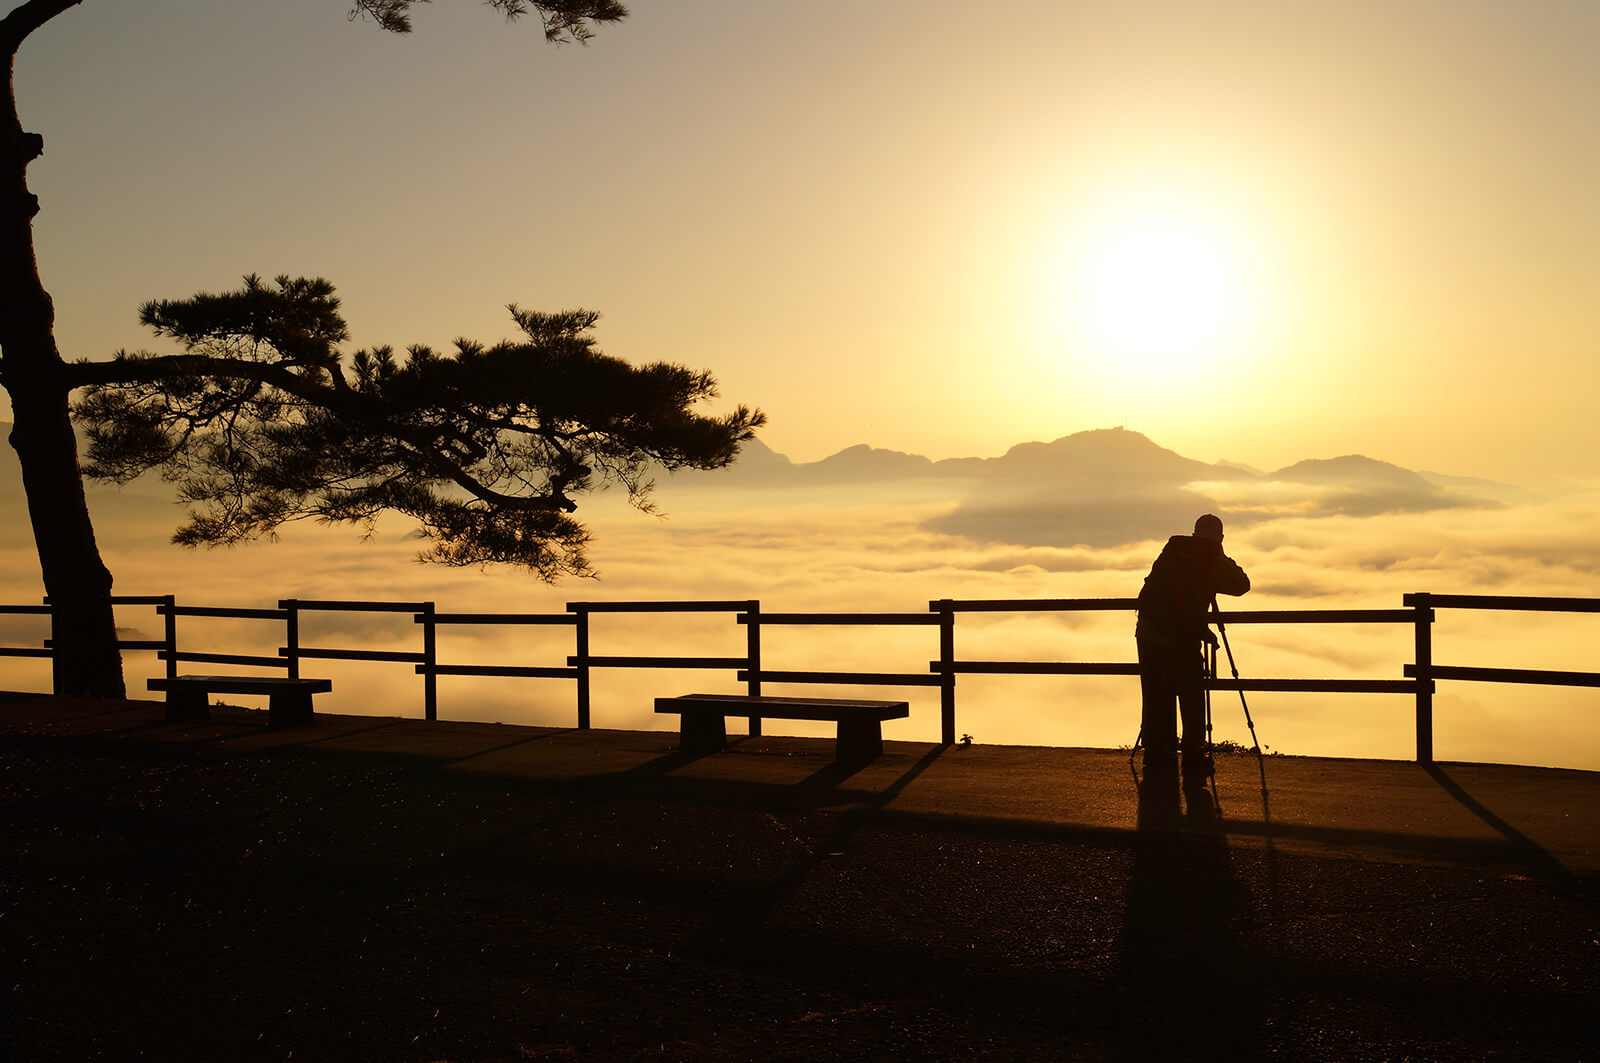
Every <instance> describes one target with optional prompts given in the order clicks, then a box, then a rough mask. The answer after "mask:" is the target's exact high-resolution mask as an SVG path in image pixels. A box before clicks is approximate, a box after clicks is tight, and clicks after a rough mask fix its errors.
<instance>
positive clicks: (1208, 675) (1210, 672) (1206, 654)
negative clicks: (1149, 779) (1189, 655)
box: [1128, 597, 1261, 778]
mask: <svg viewBox="0 0 1600 1063" xmlns="http://www.w3.org/2000/svg"><path fill="white" fill-rule="evenodd" d="M1211 622H1212V623H1214V624H1216V625H1217V634H1218V635H1220V636H1221V638H1222V648H1223V650H1224V651H1226V653H1227V655H1228V670H1229V671H1231V672H1232V673H1233V680H1234V682H1235V683H1238V682H1240V679H1239V666H1238V665H1237V664H1236V663H1234V659H1233V647H1232V646H1231V645H1229V644H1228V628H1227V625H1226V624H1224V623H1223V622H1222V609H1221V608H1220V607H1219V606H1218V605H1217V600H1216V598H1214V597H1213V598H1212V599H1211ZM1202 657H1203V663H1202V665H1201V668H1202V669H1203V675H1204V678H1205V679H1207V680H1211V679H1215V678H1216V677H1217V644H1216V642H1215V641H1213V640H1211V639H1209V638H1208V639H1207V640H1206V644H1205V647H1204V648H1203V650H1202ZM1204 697H1205V702H1204V704H1205V729H1206V756H1207V758H1208V759H1209V758H1210V757H1211V754H1212V748H1211V684H1210V683H1209V682H1207V683H1205V694H1204ZM1239 706H1240V708H1242V709H1244V722H1245V726H1247V727H1249V728H1250V741H1251V743H1253V744H1254V746H1255V750H1256V757H1257V758H1259V757H1260V756H1261V742H1260V740H1259V739H1258V738H1256V723H1255V720H1253V719H1251V717H1250V703H1249V702H1247V701H1245V698H1244V689H1243V687H1242V686H1241V687H1240V688H1239ZM1143 742H1144V725H1143V723H1142V722H1141V723H1140V726H1139V733H1138V735H1137V736H1136V737H1135V738H1134V740H1133V748H1132V749H1130V750H1129V751H1128V766H1129V767H1130V768H1131V767H1132V766H1133V761H1134V757H1136V756H1138V753H1139V747H1140V745H1141V744H1142V743H1143ZM1213 778H1215V776H1214V775H1213Z"/></svg>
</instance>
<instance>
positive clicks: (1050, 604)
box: [0, 593, 1600, 762]
mask: <svg viewBox="0 0 1600 1063" xmlns="http://www.w3.org/2000/svg"><path fill="white" fill-rule="evenodd" d="M111 602H112V604H113V605H114V606H130V605H131V606H154V607H155V610H156V613H157V615H158V616H160V617H161V618H162V619H163V623H164V631H163V637H162V638H161V639H119V640H118V643H117V645H118V646H119V648H121V649H123V650H130V651H155V653H156V655H157V657H158V658H159V659H161V660H163V661H164V662H165V664H166V674H167V677H168V678H169V679H170V678H174V677H176V675H177V666H178V664H179V663H180V662H194V663H206V664H229V665H237V666H241V667H253V668H272V669H279V670H283V671H286V672H287V674H288V676H289V677H290V678H299V675H300V665H301V662H302V661H308V660H342V661H372V662H382V663H395V664H409V665H411V666H412V667H413V669H414V671H415V672H416V674H417V675H418V676H420V677H421V678H422V681H423V697H422V701H423V713H424V716H425V718H426V719H429V720H435V719H437V718H438V677H439V676H479V677H484V676H495V677H508V678H525V679H563V680H571V681H574V683H575V686H576V701H577V717H578V726H579V727H580V728H588V727H589V726H590V725H591V723H590V681H591V678H592V675H593V672H594V671H595V670H596V669H667V670H695V669H698V670H711V671H724V672H728V673H731V677H732V679H733V681H735V682H737V683H741V684H743V685H744V687H745V690H746V691H747V692H748V693H750V694H754V695H759V694H760V693H761V690H762V685H763V684H764V683H783V684H822V685H834V686H898V687H937V688H938V689H939V691H940V699H939V700H940V734H941V740H942V741H943V742H944V743H946V744H951V743H954V741H955V735H956V699H955V692H956V678H957V677H958V676H961V675H1013V676H1137V675H1138V674H1139V666H1138V665H1137V664H1136V663H1131V662H1126V661H1000V660H968V659H961V658H958V657H957V656H956V653H955V636H956V618H957V617H958V616H960V615H963V614H975V613H991V614H993V613H1051V612H1054V613H1060V612H1105V611H1117V610H1121V611H1133V610H1136V609H1137V607H1138V599H1136V598H1024V599H950V598H944V599H937V600H934V601H930V602H929V603H928V610H927V612H826V613H823V612H816V613H796V612H787V613H768V612H763V611H762V609H761V603H760V602H759V601H757V600H754V599H750V600H727V601H624V602H569V603H567V604H566V607H565V611H564V612H551V613H442V612H439V611H438V610H437V608H436V606H435V603H433V602H384V601H337V600H319V599H304V598H285V599H282V600H280V601H279V602H278V604H277V608H275V609H274V608H231V607H219V606H180V605H178V604H177V602H176V601H175V597H174V596H173V595H170V594H168V595H115V596H113V597H112V599H111ZM1402 604H1403V605H1404V606H1405V608H1402V609H1299V610H1238V611H1231V612H1225V613H1218V614H1217V616H1216V617H1215V619H1214V622H1220V623H1221V624H1379V625H1385V624H1387V625H1407V626H1409V627H1411V628H1412V630H1413V639H1414V647H1415V657H1414V663H1411V664H1406V665H1405V666H1404V667H1403V675H1404V676H1405V678H1403V679H1382V678H1365V679H1302V678H1257V679H1237V678H1234V679H1228V678H1223V677H1219V676H1211V677H1208V679H1207V685H1208V686H1209V687H1210V688H1211V689H1213V690H1238V691H1279V692H1321V693H1360V694H1407V695H1410V696H1411V697H1413V698H1414V699H1415V704H1416V728H1417V759H1418V760H1419V761H1422V762H1431V761H1432V760H1433V695H1434V693H1435V686H1436V683H1437V682H1438V681H1440V680H1444V681H1453V682H1492V683H1525V684H1537V685H1547V686H1549V685H1556V686H1571V687H1588V688H1594V687H1600V672H1580V671H1551V670H1542V669H1529V668H1503V667H1487V666H1472V667H1465V666H1456V665H1441V664H1435V663H1434V660H1433V625H1434V623H1435V622H1436V619H1437V615H1438V610H1441V609H1460V610H1520V611H1534V612H1568V613H1600V598H1573V597H1528V596H1500V595H1471V594H1432V593H1417V594H1407V595H1404V596H1403V597H1402ZM316 612H369V613H410V614H411V617H412V623H413V624H414V625H415V626H417V627H419V628H420V629H421V641H422V646H421V648H420V649H417V650H409V649H406V650H398V649H368V648H361V647H357V648H338V647H324V646H307V645H304V644H303V642H302V640H301V637H300V620H301V618H302V616H303V615H304V614H306V613H316ZM667 613H724V614H732V616H733V620H734V622H735V624H736V625H738V626H741V627H743V628H744V629H745V639H746V642H745V646H746V649H745V653H744V655H743V656H728V655H722V656H659V655H657V656H652V655H631V656H621V655H606V654H596V653H593V652H592V651H591V624H590V621H591V618H592V617H593V616H596V615H606V614H611V615H620V614H667ZM4 615H18V616H42V617H48V618H49V619H50V621H51V623H52V625H53V624H54V622H55V611H54V609H53V608H52V607H51V605H50V601H49V599H48V598H46V599H44V601H43V603H42V604H39V605H0V616H4ZM180 617H182V618H186V619H190V620H195V619H202V620H218V619H230V620H251V621H270V622H273V623H276V624H280V625H282V628H281V630H282V631H283V633H284V638H283V639H282V642H283V645H281V646H278V647H277V648H276V649H277V653H276V656H266V655H258V654H242V653H219V652H213V651H206V650H195V649H189V648H187V647H185V648H180V646H179V640H178V620H179V618H180ZM441 625H442V626H457V627H460V626H493V625H510V626H516V627H563V628H569V629H571V632H572V640H573V641H572V652H571V653H570V654H566V655H564V657H565V660H564V663H562V664H552V663H526V664H479V663H448V664H446V663H441V662H440V661H439V655H438V640H437V634H438V628H439V627H440V626H441ZM822 626H845V627H883V628H889V627H907V628H918V627H928V628H936V629H937V630H938V640H939V646H938V651H939V656H938V658H937V659H936V660H930V661H929V662H928V670H927V672H856V671H828V670H776V669H769V668H765V667H763V664H762V633H763V631H765V630H766V629H769V628H775V627H776V628H783V627H822ZM57 640H58V639H57V635H56V633H55V632H54V631H52V635H51V637H50V638H46V639H44V640H43V643H42V645H40V646H0V657H42V658H50V657H53V656H54V649H53V647H54V645H55V644H56V642H57ZM58 687H59V682H58ZM749 724H750V733H751V734H760V733H761V732H760V727H761V720H760V718H759V717H751V718H750V721H749Z"/></svg>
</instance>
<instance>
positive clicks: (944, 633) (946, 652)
mask: <svg viewBox="0 0 1600 1063" xmlns="http://www.w3.org/2000/svg"><path fill="white" fill-rule="evenodd" d="M928 605H929V607H930V608H932V609H933V610H934V611H935V612H937V613H938V614H939V734H940V741H942V742H943V743H944V744H945V745H947V746H953V745H955V744H956V663H955V662H956V612H955V605H954V603H953V602H952V601H951V600H950V599H949V598H941V599H939V600H938V601H936V602H929V603H928Z"/></svg>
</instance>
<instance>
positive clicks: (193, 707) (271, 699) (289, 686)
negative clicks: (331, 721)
mask: <svg viewBox="0 0 1600 1063" xmlns="http://www.w3.org/2000/svg"><path fill="white" fill-rule="evenodd" d="M148 686H149V688H150V689H151V690H165V691H166V692H167V719H168V720H173V721H176V720H204V719H207V718H209V717H210V715H211V703H210V700H209V699H210V696H211V695H212V694H265V695H267V726H268V727H292V726H294V725H295V724H301V723H310V722H311V695H313V694H320V693H322V692H323V691H327V690H332V689H333V680H331V679H289V678H287V677H286V676H252V675H180V676H177V677H175V678H172V679H152V680H150V681H149V684H148Z"/></svg>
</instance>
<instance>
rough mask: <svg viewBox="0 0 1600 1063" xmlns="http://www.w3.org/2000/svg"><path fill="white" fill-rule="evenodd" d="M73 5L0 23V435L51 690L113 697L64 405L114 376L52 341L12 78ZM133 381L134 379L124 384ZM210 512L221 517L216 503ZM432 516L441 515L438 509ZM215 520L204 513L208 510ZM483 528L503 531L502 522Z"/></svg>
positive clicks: (590, 18)
mask: <svg viewBox="0 0 1600 1063" xmlns="http://www.w3.org/2000/svg"><path fill="white" fill-rule="evenodd" d="M81 2H82V0H25V2H23V3H18V4H16V5H15V6H14V7H12V9H11V11H10V13H9V14H7V15H5V16H4V17H3V18H0V54H3V55H4V57H5V64H6V79H5V82H6V103H5V108H4V110H3V112H0V387H4V388H5V390H6V393H7V394H8V395H9V396H10V398H11V410H12V422H13V423H12V431H11V437H10V442H11V445H12V447H13V448H14V449H15V450H16V452H17V459H18V462H19V464H20V465H21V469H22V483H23V489H24V491H25V492H26V494H27V499H28V519H29V521H30V523H31V525H32V528H33V536H34V542H35V544H36V546H37V549H38V553H39V569H40V574H41V575H42V577H43V579H44V586H45V591H46V593H47V594H48V595H49V597H50V602H51V605H52V607H53V617H52V621H53V629H54V642H53V647H54V650H53V659H52V669H53V672H54V686H55V689H56V690H57V691H58V692H60V693H64V694H88V695H94V696H100V697H121V696H123V694H124V690H125V688H124V685H123V679H122V656H121V653H120V652H119V651H118V649H117V632H116V620H115V617H114V616H113V613H112V607H111V584H112V580H111V573H110V571H109V570H108V569H107V568H106V566H105V563H104V561H103V560H102V559H101V557H100V550H99V547H98V545H97V544H96V542H95V535H94V525H93V523H92V521H91V520H90V517H89V507H88V502H87V500H86V498H85V496H84V490H83V476H82V471H81V470H80V468H79V466H78V452H77V441H76V438H75V437H74V435H73V431H72V421H71V415H70V412H69V396H70V393H71V392H72V390H73V389H74V388H75V387H78V386H80V385H82V384H84V383H97V384H101V385H111V384H114V383H116V382H117V381H116V379H115V378H114V377H113V376H111V375H110V372H109V371H108V370H104V369H102V370H99V371H98V373H97V374H96V375H93V376H91V375H90V374H89V373H88V372H87V371H86V370H85V369H84V367H83V366H82V365H81V364H80V365H77V366H69V365H67V364H66V363H65V362H64V360H63V359H62V357H61V352H60V350H59V349H58V348H57V346H56V340H55V306H54V303H53V302H52V301H51V298H50V295H49V293H48V292H47V291H46V290H45V287H44V284H43V282H42V281H41V280H40V277H39V266H38V261H37V258H36V257H35V255H34V246H33V218H34V216H35V215H36V214H38V213H39V200H38V197H36V196H35V195H34V194H33V193H32V191H30V190H29V188H28V166H29V164H30V163H32V161H33V160H34V159H36V158H38V157H39V156H40V155H42V154H43V153H44V138H43V137H42V136H41V135H40V134H38V133H33V132H28V131H25V130H24V129H23V128H22V122H21V119H20V118H19V116H18V112H17V98H16V88H15V80H14V77H13V73H14V71H15V67H16V57H17V52H18V50H19V49H20V48H21V47H22V45H23V42H25V41H26V40H27V39H28V38H29V37H30V36H31V35H32V34H33V33H34V32H35V31H37V30H39V29H41V28H42V27H44V26H45V25H47V24H48V23H49V22H50V21H51V20H52V19H55V18H56V17H57V16H59V15H61V14H63V13H64V12H66V11H69V10H71V9H72V8H74V7H77V6H79V4H80V3H81ZM425 2H427V0H354V7H352V8H351V9H350V10H349V14H350V15H351V17H355V18H367V19H370V20H371V21H373V22H375V23H376V24H377V25H378V26H380V27H382V28H383V29H385V30H389V31H391V32H396V33H404V32H408V31H409V30H410V28H411V23H410V18H409V14H410V10H411V8H412V6H413V5H414V4H415V3H425ZM489 6H490V7H493V8H495V9H496V10H498V11H499V12H501V13H502V14H504V15H505V16H506V17H507V18H509V19H517V18H519V17H521V16H523V15H527V14H530V13H531V14H534V15H537V17H538V18H539V20H540V21H541V23H542V24H543V26H544V35H545V38H546V39H547V40H550V41H555V42H561V41H569V40H570V41H577V42H580V43H582V42H585V41H587V40H589V39H590V38H591V37H592V36H593V34H594V30H595V27H597V26H598V25H599V24H602V23H608V22H616V21H618V20H620V19H621V18H623V17H624V16H625V15H626V14H627V12H626V10H625V9H624V8H623V7H622V6H621V5H620V4H618V3H615V2H613V0H489ZM111 364H120V365H121V366H122V367H123V368H125V369H129V370H130V371H132V370H134V369H135V368H136V367H137V368H138V369H139V370H140V371H143V370H144V369H147V368H148V366H147V365H141V363H140V360H139V359H133V358H128V359H119V360H118V362H117V363H111ZM266 364H267V363H263V366H265V365H266ZM276 371H277V372H280V373H282V374H284V375H285V376H288V375H295V376H305V377H307V378H308V379H309V378H310V377H312V376H313V375H314V373H315V372H316V371H315V370H313V369H312V368H311V367H310V366H298V365H296V366H294V367H290V366H282V365H280V366H278V367H277V369H276ZM321 371H322V372H323V373H324V374H325V375H328V376H329V381H330V382H329V383H328V386H329V387H330V388H332V387H334V385H333V384H332V383H331V375H330V374H331V371H330V370H329V369H328V367H326V366H324V367H323V368H322V370H321ZM226 379H227V380H229V381H231V382H232V383H229V384H227V385H221V384H218V385H217V386H216V389H215V390H216V391H217V392H218V393H222V392H229V393H232V394H239V393H240V392H241V390H249V387H250V386H249V385H247V384H244V383H242V382H241V381H242V380H243V378H235V377H228V378H226ZM138 382H139V381H138V379H137V378H135V379H134V380H132V381H128V383H133V384H137V383H138ZM261 383H262V384H263V386H264V385H265V382H264V381H263V382H261ZM192 386H194V387H196V388H197V390H198V392H199V393H202V394H203V393H205V392H206V389H207V385H204V384H193V385H192ZM230 389H234V390H232V391H231V392H230ZM352 390H354V388H353V387H352ZM285 394H286V395H292V394H293V393H292V392H289V391H285ZM125 397H126V396H125ZM107 401H109V400H107ZM313 420H314V418H313ZM129 438H130V439H131V438H132V436H130V437H129ZM575 485H576V481H571V482H569V484H568V486H572V487H573V488H574V489H575ZM263 497H265V496H263ZM252 498H253V499H254V498H255V496H252ZM255 500H256V501H261V499H255ZM483 508H484V507H483V506H479V507H476V508H473V507H468V509H469V510H471V513H472V516H471V519H474V520H482V519H483V518H482V517H481V515H480V512H479V511H481V510H482V509H483ZM221 512H226V506H225V505H224V506H222V508H221ZM439 512H440V514H441V515H442V514H443V513H444V510H442V509H440V510H439ZM527 512H530V513H531V512H532V511H531V510H528V511H527ZM215 515H216V511H213V513H212V514H211V516H213V517H214V516H215ZM259 516H265V513H262V514H260V515H259ZM546 519H547V520H548V518H546ZM529 520H530V522H531V521H532V518H531V517H530V518H529ZM202 526H204V525H202ZM494 527H495V528H496V529H499V530H502V531H503V530H504V527H503V526H501V525H494ZM527 527H529V528H531V527H532V524H531V523H530V524H529V525H527ZM485 533H486V534H487V526H486V528H485ZM462 541H464V540H462ZM479 542H480V547H481V548H482V549H487V548H488V546H489V541H488V540H487V539H480V541H479Z"/></svg>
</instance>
